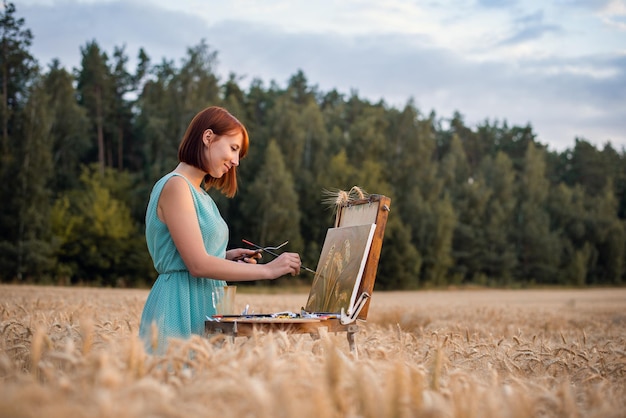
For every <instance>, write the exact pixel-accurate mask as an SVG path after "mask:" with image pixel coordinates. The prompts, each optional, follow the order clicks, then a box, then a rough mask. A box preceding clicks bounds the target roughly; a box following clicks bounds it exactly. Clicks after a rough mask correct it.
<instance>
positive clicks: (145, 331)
mask: <svg viewBox="0 0 626 418" xmlns="http://www.w3.org/2000/svg"><path fill="white" fill-rule="evenodd" d="M173 176H180V177H183V178H185V177H184V176H183V175H181V174H179V173H169V174H167V175H166V176H164V177H163V178H161V179H160V180H159V181H158V182H157V183H156V184H155V185H154V188H153V189H152V193H151V194H150V201H149V202H148V208H147V210H146V241H147V244H148V251H149V252H150V256H151V257H152V260H153V263H154V267H155V269H156V271H157V272H158V273H159V277H158V278H157V280H156V282H155V283H154V285H153V286H152V290H151V291H150V294H149V295H148V299H147V300H146V304H145V306H144V309H143V313H142V315H141V324H140V327H139V335H140V337H141V338H142V339H143V341H144V344H145V346H146V350H148V351H149V352H153V353H155V354H163V353H165V351H166V349H167V341H168V339H170V338H181V339H185V338H189V337H190V336H191V335H192V334H198V335H203V333H204V321H205V318H206V316H207V315H208V316H211V315H214V314H215V313H216V311H215V305H214V303H213V291H214V290H216V289H217V288H220V287H222V286H225V285H226V283H225V282H224V281H222V280H212V279H210V278H199V277H193V276H192V275H191V274H190V273H189V270H187V267H186V266H185V263H184V262H183V259H182V258H181V256H180V254H179V253H178V250H177V249H176V246H175V245H174V241H173V240H172V236H171V235H170V233H169V230H168V229H167V225H165V224H164V223H163V222H161V220H160V219H159V218H158V216H157V204H158V201H159V197H160V196H161V191H162V190H163V187H164V186H165V184H166V183H167V181H168V180H169V179H170V178H172V177H173ZM185 180H187V179H186V178H185ZM187 183H188V184H189V188H190V190H191V194H192V196H193V201H194V205H195V208H196V214H197V215H198V222H199V224H200V230H201V231H202V238H203V241H204V247H205V249H206V251H207V253H209V254H211V255H214V256H217V257H221V258H224V257H225V256H226V246H227V244H228V226H227V225H226V222H224V219H222V216H221V215H220V213H219V210H218V208H217V206H216V205H215V202H214V201H213V199H211V197H210V196H209V195H208V193H206V192H205V191H199V190H198V189H196V188H195V187H193V185H192V184H191V183H190V182H189V180H187ZM153 330H156V332H157V334H156V335H153Z"/></svg>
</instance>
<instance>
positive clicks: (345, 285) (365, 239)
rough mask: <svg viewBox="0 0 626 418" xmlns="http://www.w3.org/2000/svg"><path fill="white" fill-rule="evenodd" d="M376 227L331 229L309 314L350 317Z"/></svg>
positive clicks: (318, 267) (315, 279)
mask: <svg viewBox="0 0 626 418" xmlns="http://www.w3.org/2000/svg"><path fill="white" fill-rule="evenodd" d="M375 229H376V224H366V225H354V226H345V227H338V228H330V229H329V230H328V231H327V233H326V239H325V240H324V246H323V247H322V252H321V255H320V259H319V262H318V264H317V270H316V271H317V273H316V274H315V278H314V279H313V284H312V286H311V292H310V293H309V299H308V301H307V304H306V308H305V309H306V311H307V312H332V313H339V312H341V308H344V310H345V312H346V313H348V314H350V313H352V309H353V306H354V303H355V301H356V298H357V296H358V295H357V292H358V290H359V285H360V283H361V276H362V275H363V269H364V268H365V263H366V261H367V257H368V255H369V250H370V246H371V244H372V238H373V236H374V231H375Z"/></svg>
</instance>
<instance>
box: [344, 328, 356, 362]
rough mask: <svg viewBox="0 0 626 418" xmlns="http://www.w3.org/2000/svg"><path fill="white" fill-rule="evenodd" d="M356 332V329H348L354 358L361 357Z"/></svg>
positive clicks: (349, 343)
mask: <svg viewBox="0 0 626 418" xmlns="http://www.w3.org/2000/svg"><path fill="white" fill-rule="evenodd" d="M355 334H356V332H355V331H348V333H347V336H348V345H349V346H350V352H351V353H352V355H354V358H355V359H357V358H359V352H358V350H357V348H356V335H355Z"/></svg>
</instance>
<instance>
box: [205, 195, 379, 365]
mask: <svg viewBox="0 0 626 418" xmlns="http://www.w3.org/2000/svg"><path fill="white" fill-rule="evenodd" d="M390 204H391V199H390V198H388V197H386V196H382V195H369V196H368V197H366V198H362V199H354V200H348V201H347V202H345V203H343V204H341V206H339V207H338V208H337V215H336V218H335V227H343V226H353V225H365V224H372V223H375V224H376V229H375V232H374V237H373V239H372V244H371V247H370V250H369V254H368V256H367V261H366V264H365V268H364V270H363V275H362V278H361V284H360V286H359V290H358V293H357V303H356V305H355V309H354V312H350V313H349V315H348V314H346V313H345V312H341V313H339V312H338V313H337V314H341V315H340V316H338V317H337V316H335V317H328V318H270V317H260V318H257V317H246V316H235V317H228V318H221V319H220V320H217V321H205V327H204V329H205V334H206V335H215V334H223V335H226V336H229V337H231V338H233V339H234V338H235V337H239V336H246V337H250V336H252V335H253V334H254V333H255V332H275V331H285V332H288V333H293V334H310V335H311V336H313V337H314V338H319V336H320V329H321V328H325V329H326V331H327V332H346V335H347V339H348V344H349V346H350V351H352V352H353V353H354V354H355V355H357V354H358V353H357V348H356V341H355V334H356V333H357V332H358V330H359V325H358V322H359V321H365V320H366V319H367V313H368V311H369V304H370V300H371V295H372V292H373V290H374V282H375V281H376V270H377V268H378V261H379V259H380V251H381V248H382V245H383V237H384V235H385V226H386V224H387V217H388V214H389V210H390Z"/></svg>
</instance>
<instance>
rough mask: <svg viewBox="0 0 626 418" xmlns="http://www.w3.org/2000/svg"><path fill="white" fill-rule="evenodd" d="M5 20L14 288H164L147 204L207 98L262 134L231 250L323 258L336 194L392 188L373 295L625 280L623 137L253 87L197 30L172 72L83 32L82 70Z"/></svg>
mask: <svg viewBox="0 0 626 418" xmlns="http://www.w3.org/2000/svg"><path fill="white" fill-rule="evenodd" d="M0 31H1V33H2V38H1V40H0V43H1V45H0V81H1V83H0V89H1V97H2V100H1V103H0V124H1V126H0V129H1V132H0V201H1V202H2V211H1V214H0V281H2V282H17V283H20V282H25V283H45V284H60V285H70V284H73V285H90V286H110V287H137V286H149V285H151V283H152V281H153V280H154V279H155V278H156V272H155V271H154V268H153V266H152V263H151V260H150V257H149V255H148V251H147V249H146V243H145V238H144V216H145V208H146V204H147V201H148V196H149V193H150V190H151V188H152V185H153V184H154V182H155V181H156V180H157V179H158V178H160V177H161V176H162V175H164V174H165V173H167V172H169V171H171V170H172V169H174V168H175V166H176V164H177V149H178V143H179V141H180V139H181V137H182V135H183V133H184V131H185V129H186V127H187V125H188V123H189V122H190V121H191V119H192V117H193V116H194V115H195V114H196V113H197V112H198V111H199V110H201V109H203V108H205V107H207V106H210V105H219V106H223V107H225V108H227V109H228V110H229V111H230V112H231V113H233V114H234V115H235V116H236V117H237V118H238V119H240V120H241V121H242V122H243V123H244V125H246V127H247V129H248V131H249V134H250V151H249V153H248V155H247V156H246V158H245V159H244V160H242V161H241V166H240V167H239V191H238V193H237V194H236V196H235V197H234V198H232V199H227V198H225V197H224V196H222V195H221V194H219V193H212V196H213V197H214V199H215V201H216V203H217V205H218V207H219V208H220V211H221V213H222V215H223V217H224V218H225V219H226V221H227V223H228V224H229V227H230V234H231V235H230V246H231V247H232V246H242V244H241V239H242V238H245V239H248V240H251V241H255V242H257V243H260V244H263V245H266V244H267V245H275V244H277V243H281V242H283V241H285V240H289V245H288V247H287V249H288V250H289V251H297V252H299V253H300V254H301V256H302V258H303V263H304V264H305V265H313V266H314V265H315V264H316V263H317V259H318V257H319V252H320V250H321V245H322V243H323V240H324V236H325V234H326V230H327V228H329V227H330V226H332V224H333V221H334V214H333V209H332V207H330V206H329V205H328V203H327V202H325V200H326V199H327V196H328V194H329V193H332V192H333V191H337V190H349V189H350V188H351V187H352V186H354V185H358V186H359V187H361V188H362V189H363V190H365V191H367V192H369V193H373V194H382V195H386V196H389V197H390V198H391V212H390V215H389V220H388V223H387V229H386V233H385V240H384V244H383V250H382V254H381V259H380V264H379V268H378V276H377V282H376V287H377V288H378V289H419V288H427V287H445V286H457V285H459V286H460V285H476V286H494V287H496V286H497V287H528V286H554V285H563V286H600V285H601V286H614V285H621V284H623V282H624V278H625V273H626V266H625V263H624V261H625V260H626V231H625V228H626V222H625V218H626V150H624V149H623V148H622V149H621V150H620V149H615V148H614V147H613V146H612V145H611V143H610V142H606V143H605V144H604V145H603V146H602V148H597V147H596V146H594V145H592V143H591V142H590V140H589V139H586V138H578V137H577V138H572V145H571V147H569V148H567V149H565V150H563V151H554V150H550V149H549V147H548V146H547V145H545V144H542V143H540V142H539V141H538V140H537V135H536V133H535V132H533V128H532V126H531V125H530V124H529V125H527V126H509V124H508V123H507V122H506V121H498V120H495V121H494V120H487V119H486V120H485V121H484V122H482V123H480V124H478V125H477V126H467V125H466V124H465V122H464V120H463V115H462V113H461V111H462V109H460V110H459V111H457V112H455V113H454V114H453V115H450V116H445V115H444V116H442V115H437V114H436V113H435V111H426V112H425V111H423V110H422V109H418V108H417V107H416V106H415V104H414V101H413V100H408V101H407V103H406V104H405V105H404V107H401V108H397V107H393V106H390V105H388V104H386V103H385V102H384V100H380V101H378V102H372V101H370V100H366V99H364V98H362V97H359V94H358V93H357V92H356V91H351V92H340V91H337V90H336V89H335V90H331V91H320V89H319V88H318V87H317V86H316V85H315V84H314V82H313V83H312V82H310V81H309V80H308V79H307V77H306V75H305V74H304V72H303V71H295V73H294V74H293V75H292V76H291V77H290V78H289V80H286V83H285V85H284V86H281V85H280V84H279V83H277V82H276V81H273V80H271V81H269V82H268V81H264V80H260V79H254V80H252V81H251V82H250V83H247V84H248V86H247V87H245V88H243V87H242V86H241V84H242V81H243V77H242V76H240V75H238V74H236V73H232V72H231V73H230V75H229V76H228V77H227V78H226V79H221V78H220V77H219V76H218V74H217V65H218V51H215V50H213V49H212V48H211V47H210V46H209V43H208V41H207V40H204V39H202V40H199V42H198V44H197V45H194V46H190V47H189V48H188V49H187V51H186V53H185V55H184V58H183V59H182V60H181V61H180V62H179V63H176V62H173V61H171V60H167V59H163V60H162V61H161V62H152V60H151V59H150V56H149V54H148V52H147V51H145V50H143V49H140V50H139V52H138V54H137V57H136V62H137V64H136V66H135V67H136V68H129V56H128V53H127V52H126V50H125V47H124V46H119V47H115V48H114V50H113V51H104V50H102V49H101V48H100V46H99V45H98V43H97V41H96V40H89V41H86V42H85V43H84V44H83V45H82V46H81V45H77V48H80V53H81V62H80V65H79V66H78V67H77V68H73V69H66V68H64V67H63V66H62V65H61V63H60V62H59V61H58V60H53V61H52V62H50V63H48V64H46V65H45V66H44V65H42V64H41V63H39V62H38V61H37V59H36V57H34V56H33V55H32V54H31V52H30V48H31V46H32V44H33V42H36V39H33V35H32V33H31V31H30V30H29V29H28V27H27V22H25V20H24V19H23V18H20V17H19V14H18V10H17V9H16V7H15V5H14V4H12V3H8V4H7V5H6V7H5V8H4V10H3V11H2V13H0ZM209 41H210V40H209ZM266 257H267V256H266ZM307 274H308V273H306V272H305V273H302V274H301V276H300V278H301V280H302V282H307V281H308V282H310V281H311V280H312V277H309V276H308V275H307ZM289 280H293V279H288V278H284V279H280V280H279V281H277V282H276V283H278V284H280V283H287V282H288V281H289Z"/></svg>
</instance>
